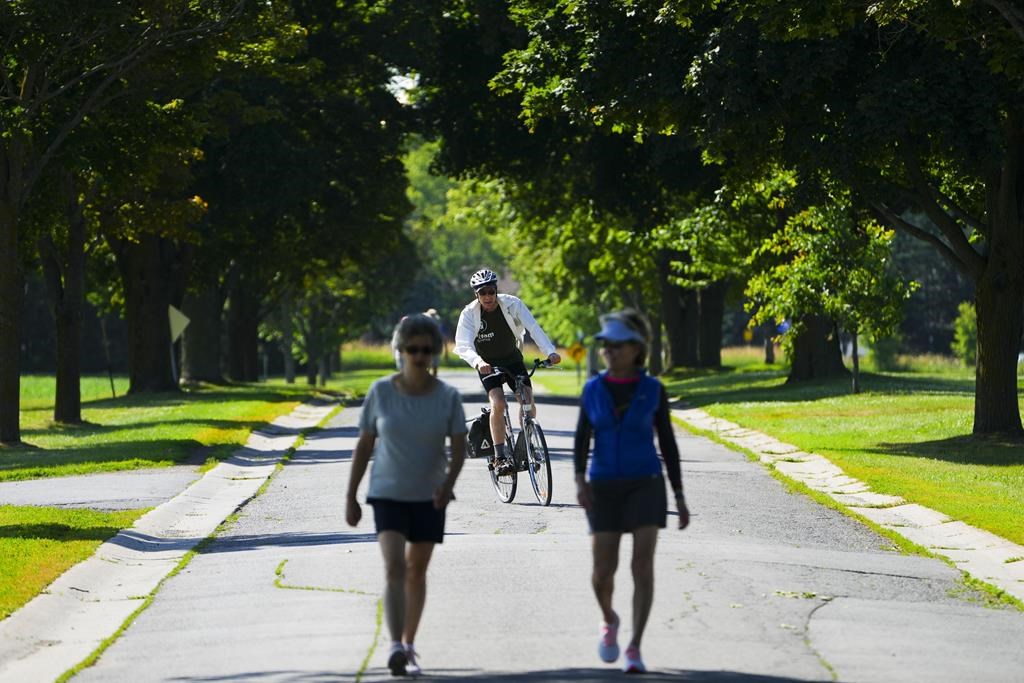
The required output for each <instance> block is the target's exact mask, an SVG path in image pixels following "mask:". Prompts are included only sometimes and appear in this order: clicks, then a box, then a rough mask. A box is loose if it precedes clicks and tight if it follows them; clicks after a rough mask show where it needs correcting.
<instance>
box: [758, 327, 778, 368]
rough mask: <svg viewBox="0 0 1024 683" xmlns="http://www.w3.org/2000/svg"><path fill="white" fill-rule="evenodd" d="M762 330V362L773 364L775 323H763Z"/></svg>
mask: <svg viewBox="0 0 1024 683" xmlns="http://www.w3.org/2000/svg"><path fill="white" fill-rule="evenodd" d="M761 329H762V330H763V331H764V362H765V365H774V364H775V323H765V324H764V325H762V326H761Z"/></svg>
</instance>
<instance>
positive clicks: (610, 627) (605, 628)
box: [597, 621, 620, 664]
mask: <svg viewBox="0 0 1024 683" xmlns="http://www.w3.org/2000/svg"><path fill="white" fill-rule="evenodd" d="M619 623H620V622H619V621H616V622H615V623H614V624H605V623H602V624H601V640H600V642H598V644H597V654H598V656H599V657H601V661H602V662H608V663H609V664H611V663H612V662H614V661H615V660H616V659H618V658H619V641H618V638H619Z"/></svg>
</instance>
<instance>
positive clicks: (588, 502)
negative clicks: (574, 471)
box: [576, 479, 594, 512]
mask: <svg viewBox="0 0 1024 683" xmlns="http://www.w3.org/2000/svg"><path fill="white" fill-rule="evenodd" d="M576 502H577V503H579V504H580V505H581V506H582V507H583V509H584V510H586V511H587V512H590V509H591V508H592V507H594V497H593V494H592V493H591V491H590V482H588V481H586V480H583V479H577V480H576Z"/></svg>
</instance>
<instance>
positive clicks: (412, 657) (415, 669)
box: [405, 645, 423, 676]
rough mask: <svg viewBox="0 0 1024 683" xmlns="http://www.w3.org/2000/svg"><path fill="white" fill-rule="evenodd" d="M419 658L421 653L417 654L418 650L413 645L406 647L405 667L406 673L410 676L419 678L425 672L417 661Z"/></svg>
mask: <svg viewBox="0 0 1024 683" xmlns="http://www.w3.org/2000/svg"><path fill="white" fill-rule="evenodd" d="M418 656H419V653H418V652H416V648H414V647H413V646H412V645H406V646H405V658H406V660H407V662H406V665H405V673H407V674H409V675H410V676H419V675H420V674H421V673H422V672H423V670H422V669H421V668H420V665H419V662H417V661H416V657H418Z"/></svg>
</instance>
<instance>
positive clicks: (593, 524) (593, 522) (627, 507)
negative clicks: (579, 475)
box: [587, 474, 668, 533]
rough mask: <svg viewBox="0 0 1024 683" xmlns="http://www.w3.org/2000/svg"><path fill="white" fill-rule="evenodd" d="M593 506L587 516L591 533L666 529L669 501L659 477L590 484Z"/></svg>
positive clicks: (663, 479) (599, 481)
mask: <svg viewBox="0 0 1024 683" xmlns="http://www.w3.org/2000/svg"><path fill="white" fill-rule="evenodd" d="M590 490H591V493H592V494H593V502H594V504H593V506H592V508H591V510H590V512H588V513H587V521H588V522H589V523H590V531H591V532H598V531H617V532H621V533H626V532H629V531H633V530H634V529H638V528H640V527H643V526H656V527H658V528H660V529H664V528H665V518H666V517H667V515H668V512H667V511H668V499H667V498H666V496H665V478H664V477H662V476H661V475H660V474H657V475H654V476H652V477H643V478H641V479H603V480H598V481H592V482H590Z"/></svg>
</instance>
